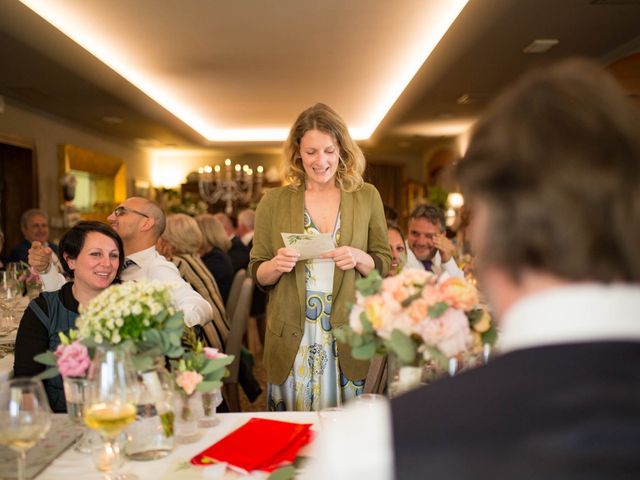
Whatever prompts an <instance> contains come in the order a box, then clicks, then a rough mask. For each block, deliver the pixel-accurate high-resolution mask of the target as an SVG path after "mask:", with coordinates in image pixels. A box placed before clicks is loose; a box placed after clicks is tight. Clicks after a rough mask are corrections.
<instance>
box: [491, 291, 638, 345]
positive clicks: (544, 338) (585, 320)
mask: <svg viewBox="0 0 640 480" xmlns="http://www.w3.org/2000/svg"><path fill="white" fill-rule="evenodd" d="M499 339H500V350H501V351H504V352H507V351H510V350H517V349H523V348H529V347H536V346H542V345H550V344H559V343H576V342H593V341H604V340H623V341H625V340H626V341H640V285H631V284H625V285H623V284H612V285H604V284H597V283H587V284H574V285H570V286H566V287H560V288H554V289H550V290H545V291H543V292H541V293H537V294H534V295H530V296H527V297H526V298H524V299H522V300H520V301H518V302H517V303H515V304H514V305H513V306H512V307H511V308H510V309H509V310H508V311H507V312H506V314H505V315H504V318H503V320H502V322H501V328H500V336H499Z"/></svg>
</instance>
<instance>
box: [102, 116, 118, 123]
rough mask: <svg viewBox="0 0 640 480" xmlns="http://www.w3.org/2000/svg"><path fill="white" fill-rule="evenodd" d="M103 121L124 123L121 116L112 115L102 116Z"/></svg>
mask: <svg viewBox="0 0 640 480" xmlns="http://www.w3.org/2000/svg"><path fill="white" fill-rule="evenodd" d="M102 121H103V122H104V123H108V124H109V125H118V124H120V123H122V119H121V118H120V117H111V116H107V117H102Z"/></svg>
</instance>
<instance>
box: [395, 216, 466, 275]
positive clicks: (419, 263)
mask: <svg viewBox="0 0 640 480" xmlns="http://www.w3.org/2000/svg"><path fill="white" fill-rule="evenodd" d="M445 230H446V226H445V221H444V213H443V212H442V210H440V209H439V208H438V207H435V206H433V205H418V206H417V207H416V208H414V209H413V211H412V212H411V216H410V217H409V235H408V236H407V265H406V267H407V268H418V269H421V270H429V271H431V272H434V273H437V274H439V273H441V272H442V271H445V272H447V273H448V274H449V275H451V276H452V277H459V278H463V277H464V272H463V271H462V270H460V268H459V267H458V265H457V264H456V261H455V259H454V258H453V252H454V250H455V247H454V245H453V243H451V240H449V239H448V238H447V236H446V235H445Z"/></svg>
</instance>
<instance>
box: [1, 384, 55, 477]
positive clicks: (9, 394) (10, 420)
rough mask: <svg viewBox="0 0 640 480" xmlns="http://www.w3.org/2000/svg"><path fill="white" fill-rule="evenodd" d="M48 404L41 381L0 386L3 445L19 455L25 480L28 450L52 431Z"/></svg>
mask: <svg viewBox="0 0 640 480" xmlns="http://www.w3.org/2000/svg"><path fill="white" fill-rule="evenodd" d="M49 412H50V410H49V402H48V400H47V394H46V393H45V391H44V387H43V386H42V382H40V380H33V379H30V378H14V379H12V380H10V381H9V382H7V383H2V385H0V432H2V434H0V444H2V445H6V446H8V447H9V448H10V449H12V450H14V451H16V452H18V480H24V479H25V478H26V477H25V466H26V458H27V450H29V449H30V448H31V447H33V446H34V445H35V444H36V442H37V441H38V440H40V439H41V438H42V437H44V435H45V434H46V433H47V432H48V431H49V426H50V425H51V419H50V416H49Z"/></svg>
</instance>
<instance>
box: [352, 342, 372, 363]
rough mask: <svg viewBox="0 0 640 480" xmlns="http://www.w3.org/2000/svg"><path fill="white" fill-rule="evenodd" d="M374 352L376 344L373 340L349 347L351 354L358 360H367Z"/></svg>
mask: <svg viewBox="0 0 640 480" xmlns="http://www.w3.org/2000/svg"><path fill="white" fill-rule="evenodd" d="M375 353H376V344H375V343H373V342H369V343H365V344H364V345H361V346H359V347H353V348H352V349H351V355H353V358H356V359H358V360H369V359H370V358H371V357H373V356H374V355H375Z"/></svg>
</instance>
